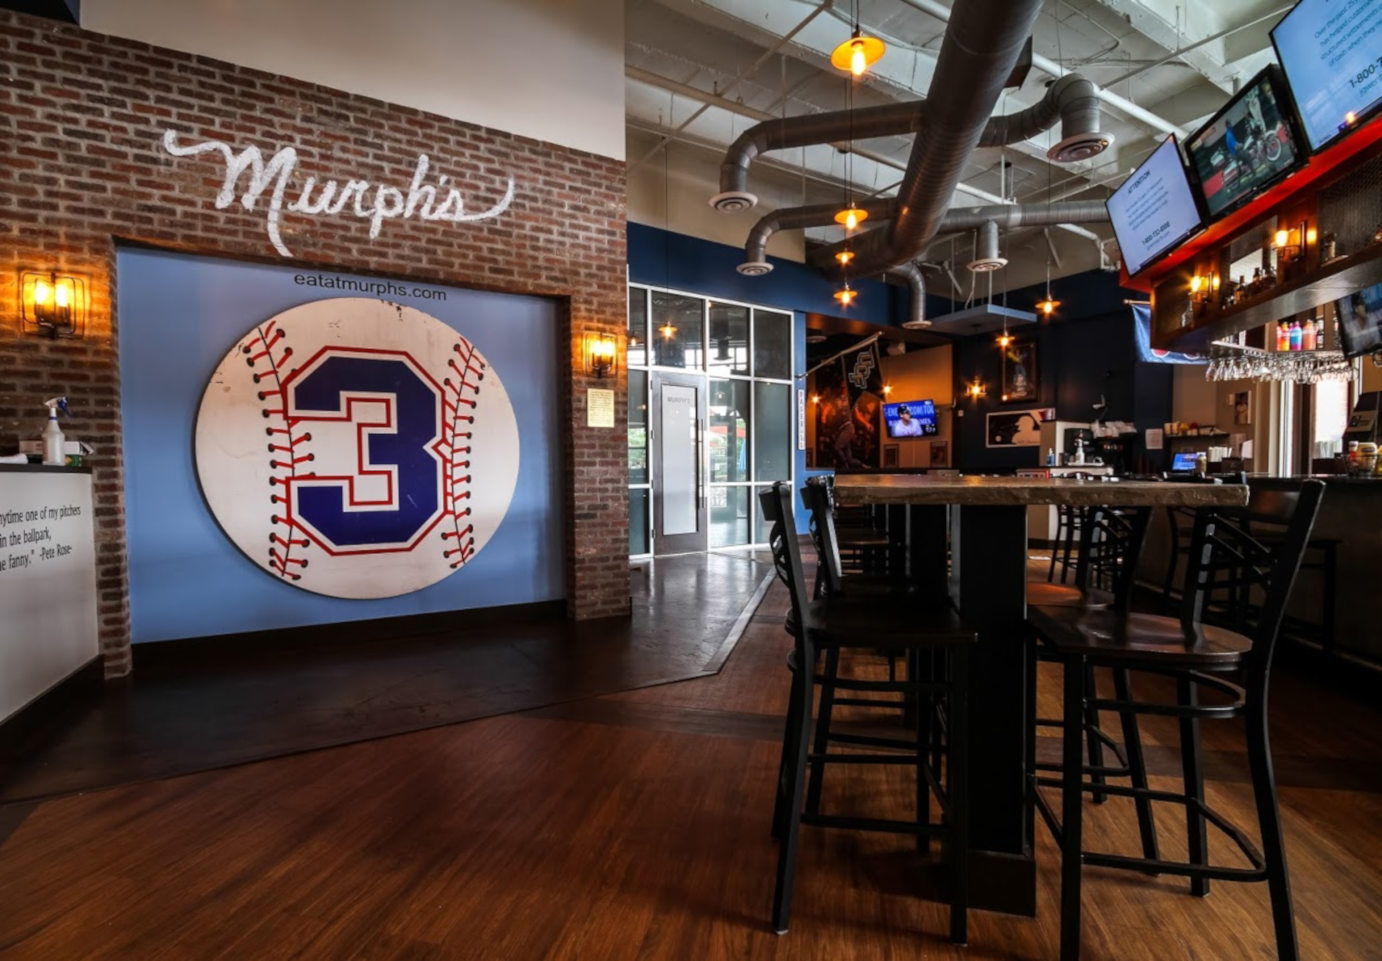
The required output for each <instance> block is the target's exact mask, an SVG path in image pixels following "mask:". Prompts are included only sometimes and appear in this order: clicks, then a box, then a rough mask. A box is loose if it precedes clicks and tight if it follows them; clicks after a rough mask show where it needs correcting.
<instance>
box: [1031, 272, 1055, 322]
mask: <svg viewBox="0 0 1382 961" xmlns="http://www.w3.org/2000/svg"><path fill="white" fill-rule="evenodd" d="M1059 306H1060V301H1059V300H1054V299H1052V297H1051V261H1049V260H1048V261H1046V299H1045V300H1038V301H1037V303H1036V309H1037V312H1038V313H1040V314H1041V316H1043V317H1046V318H1049V317H1050V316H1051V315H1052V314H1054V313H1055V312H1056V308H1057V307H1059Z"/></svg>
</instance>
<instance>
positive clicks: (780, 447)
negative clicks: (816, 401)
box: [753, 381, 795, 481]
mask: <svg viewBox="0 0 1382 961" xmlns="http://www.w3.org/2000/svg"><path fill="white" fill-rule="evenodd" d="M793 426H795V421H794V419H793V417H792V389H791V388H790V387H788V386H787V385H786V384H768V383H764V382H763V381H754V384H753V432H754V449H753V479H754V480H756V481H775V480H789V479H790V478H791V476H792V428H793Z"/></svg>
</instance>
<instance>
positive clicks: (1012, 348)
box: [1002, 340, 1037, 404]
mask: <svg viewBox="0 0 1382 961" xmlns="http://www.w3.org/2000/svg"><path fill="white" fill-rule="evenodd" d="M1002 386H1003V390H1002V395H1003V403H1005V404H1014V403H1017V402H1019V401H1021V402H1026V403H1031V402H1032V401H1034V400H1036V399H1037V359H1036V343H1035V342H1033V341H1030V340H1029V341H1026V342H1025V343H1016V342H1014V343H1011V344H1009V345H1008V346H1007V348H1006V349H1004V351H1003V385H1002Z"/></svg>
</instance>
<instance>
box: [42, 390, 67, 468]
mask: <svg viewBox="0 0 1382 961" xmlns="http://www.w3.org/2000/svg"><path fill="white" fill-rule="evenodd" d="M43 405H44V406H45V407H47V408H48V423H47V424H46V425H44V427H43V463H44V464H48V465H51V466H56V467H61V466H63V465H64V464H66V463H67V451H66V450H64V449H63V448H64V442H65V441H66V439H67V438H65V437H64V436H63V433H62V428H61V427H59V426H58V411H59V410H61V411H62V412H63V413H66V412H67V398H66V397H52V398H49V399H48V400H45V401H44V402H43Z"/></svg>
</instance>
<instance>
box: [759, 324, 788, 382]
mask: <svg viewBox="0 0 1382 961" xmlns="http://www.w3.org/2000/svg"><path fill="white" fill-rule="evenodd" d="M753 375H754V376H755V377H773V378H776V379H778V380H791V379H792V315H791V314H779V313H777V312H776V311H772V310H755V311H754V312H753Z"/></svg>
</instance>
